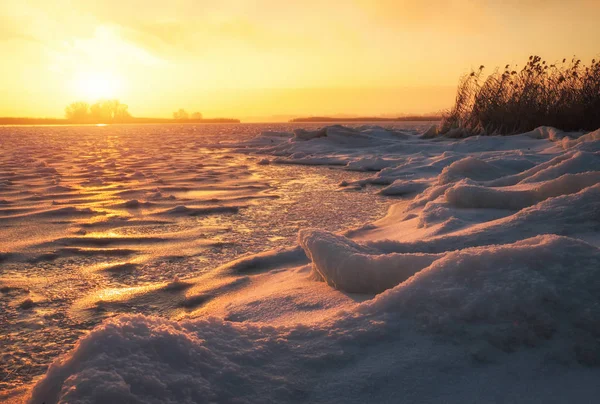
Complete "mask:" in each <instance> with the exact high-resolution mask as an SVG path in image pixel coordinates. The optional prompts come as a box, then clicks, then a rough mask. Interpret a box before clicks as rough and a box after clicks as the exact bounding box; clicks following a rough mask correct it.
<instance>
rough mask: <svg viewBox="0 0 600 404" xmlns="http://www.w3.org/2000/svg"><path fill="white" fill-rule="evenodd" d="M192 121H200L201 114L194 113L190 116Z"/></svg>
mask: <svg viewBox="0 0 600 404" xmlns="http://www.w3.org/2000/svg"><path fill="white" fill-rule="evenodd" d="M192 119H202V114H201V113H200V112H194V113H193V114H192Z"/></svg>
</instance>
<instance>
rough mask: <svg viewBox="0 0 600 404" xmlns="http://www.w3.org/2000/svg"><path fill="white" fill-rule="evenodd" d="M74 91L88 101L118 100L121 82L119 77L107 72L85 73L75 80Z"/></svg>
mask: <svg viewBox="0 0 600 404" xmlns="http://www.w3.org/2000/svg"><path fill="white" fill-rule="evenodd" d="M73 84H74V91H75V93H76V94H77V96H78V97H80V98H81V99H84V100H86V101H96V100H98V99H103V98H118V95H119V91H120V90H121V82H120V80H119V78H118V77H117V76H115V75H114V74H111V73H107V72H83V73H79V74H78V75H77V76H76V77H75V79H74V83H73Z"/></svg>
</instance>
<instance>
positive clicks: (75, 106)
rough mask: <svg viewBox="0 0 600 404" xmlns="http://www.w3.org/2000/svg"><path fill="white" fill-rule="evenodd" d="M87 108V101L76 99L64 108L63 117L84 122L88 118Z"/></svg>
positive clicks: (88, 108) (88, 107)
mask: <svg viewBox="0 0 600 404" xmlns="http://www.w3.org/2000/svg"><path fill="white" fill-rule="evenodd" d="M89 110H90V106H89V104H88V103H87V102H83V101H77V102H74V103H72V104H69V105H68V106H67V107H66V108H65V117H66V118H67V119H68V120H70V121H73V122H85V121H87V120H88V118H89Z"/></svg>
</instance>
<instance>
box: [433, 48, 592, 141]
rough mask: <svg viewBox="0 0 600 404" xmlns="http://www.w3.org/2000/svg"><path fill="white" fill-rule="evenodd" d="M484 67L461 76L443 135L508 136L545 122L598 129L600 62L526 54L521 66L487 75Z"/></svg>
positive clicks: (498, 70)
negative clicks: (552, 61) (551, 59)
mask: <svg viewBox="0 0 600 404" xmlns="http://www.w3.org/2000/svg"><path fill="white" fill-rule="evenodd" d="M483 72H484V66H480V67H479V69H478V70H476V71H472V72H471V73H470V74H467V75H465V76H464V77H462V78H461V80H460V82H459V85H458V91H457V95H456V102H455V105H454V107H453V108H452V109H450V110H449V111H447V112H446V113H445V114H444V115H443V119H442V124H441V127H440V133H442V134H446V135H447V136H455V137H462V136H469V135H495V134H502V135H509V134H515V133H522V132H527V131H530V130H532V129H535V128H536V127H538V126H542V125H547V126H553V127H556V128H559V129H563V130H568V131H576V130H595V129H598V128H600V61H598V60H595V59H594V60H592V63H591V64H590V65H589V66H584V65H582V64H581V60H580V59H577V58H573V59H572V60H571V61H570V62H567V60H566V59H563V61H562V63H557V64H548V63H546V61H544V60H542V59H541V58H540V57H539V56H530V57H529V61H528V62H527V64H526V65H525V66H524V67H523V68H522V69H520V70H517V68H516V67H515V68H511V66H510V65H506V66H505V68H504V69H496V70H495V71H494V72H493V73H492V74H490V75H488V76H485V75H484V74H483Z"/></svg>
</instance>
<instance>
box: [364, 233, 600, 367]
mask: <svg viewBox="0 0 600 404" xmlns="http://www.w3.org/2000/svg"><path fill="white" fill-rule="evenodd" d="M599 296H600V250H599V249H598V248H596V247H594V246H592V245H589V244H586V243H584V242H582V241H580V240H576V239H571V238H567V237H559V236H553V235H546V236H538V237H535V238H531V239H527V240H522V241H519V242H517V243H514V244H509V245H497V246H486V247H480V248H473V249H465V250H461V251H455V252H450V253H448V254H446V255H445V256H444V257H442V258H440V259H438V260H436V261H435V262H433V264H431V265H430V266H429V267H428V268H426V269H423V270H422V271H420V272H419V273H417V274H416V275H415V276H413V277H412V278H411V279H409V280H408V281H406V282H405V283H403V284H401V285H399V286H397V287H396V288H394V289H391V290H389V291H387V292H386V293H383V294H381V295H379V296H378V297H377V298H375V299H374V300H373V301H371V302H368V303H365V304H364V307H362V308H361V311H362V312H364V313H371V314H374V313H382V312H397V313H401V314H402V315H406V316H412V317H414V318H416V319H417V320H418V321H419V322H420V323H421V324H423V326H424V327H425V328H426V329H428V330H431V331H434V332H442V333H450V334H456V335H462V337H463V338H464V336H465V334H466V335H467V336H468V337H470V338H477V339H484V340H485V341H487V342H488V343H489V344H491V345H492V346H494V347H495V348H498V349H500V350H502V351H505V352H511V351H514V350H515V349H517V348H518V347H521V346H537V345H540V344H541V343H543V342H544V341H546V340H549V339H552V338H559V339H561V342H562V343H561V344H560V346H561V347H568V352H562V353H561V352H556V354H560V355H563V356H567V357H568V358H567V359H570V360H576V361H578V362H580V363H583V364H586V365H600V344H599V343H598V341H599V339H600V298H599Z"/></svg>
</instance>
